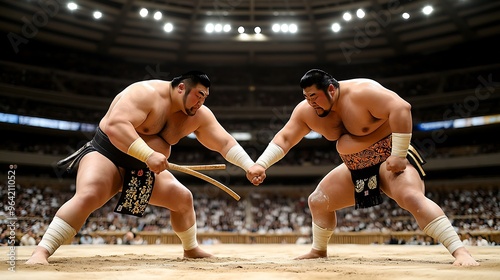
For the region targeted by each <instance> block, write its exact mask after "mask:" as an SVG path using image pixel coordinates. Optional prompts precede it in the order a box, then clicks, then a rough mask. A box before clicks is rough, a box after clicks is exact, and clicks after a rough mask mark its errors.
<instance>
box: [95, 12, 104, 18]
mask: <svg viewBox="0 0 500 280" xmlns="http://www.w3.org/2000/svg"><path fill="white" fill-rule="evenodd" d="M93 15H94V18H95V19H100V18H101V17H102V13H101V12H99V11H95V12H94V14H93Z"/></svg>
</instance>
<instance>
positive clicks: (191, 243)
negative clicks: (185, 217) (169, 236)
mask: <svg viewBox="0 0 500 280" xmlns="http://www.w3.org/2000/svg"><path fill="white" fill-rule="evenodd" d="M175 234H177V236H178V237H179V239H180V240H181V242H182V248H183V249H184V250H186V251H188V250H192V249H194V248H196V247H198V241H197V240H196V223H194V225H193V226H192V227H190V228H189V229H187V230H186V231H183V232H176V233H175Z"/></svg>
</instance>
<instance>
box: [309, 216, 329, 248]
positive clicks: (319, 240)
mask: <svg viewBox="0 0 500 280" xmlns="http://www.w3.org/2000/svg"><path fill="white" fill-rule="evenodd" d="M312 233H313V243H312V248H313V249H314V250H318V251H326V249H327V247H328V242H329V241H330V237H331V236H332V234H333V230H327V229H324V228H321V227H319V226H318V225H317V224H315V223H314V222H313V224H312Z"/></svg>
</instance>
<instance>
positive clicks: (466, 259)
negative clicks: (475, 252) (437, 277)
mask: <svg viewBox="0 0 500 280" xmlns="http://www.w3.org/2000/svg"><path fill="white" fill-rule="evenodd" d="M453 256H454V257H455V262H453V265H455V266H478V265H479V263H478V262H477V261H476V260H475V259H474V258H473V257H472V256H471V255H470V253H469V251H467V249H465V247H462V248H458V249H457V250H455V252H453Z"/></svg>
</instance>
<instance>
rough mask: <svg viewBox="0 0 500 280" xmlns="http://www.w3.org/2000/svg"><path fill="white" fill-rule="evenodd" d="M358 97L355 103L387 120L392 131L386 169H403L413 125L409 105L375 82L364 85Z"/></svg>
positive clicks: (373, 114)
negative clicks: (390, 148)
mask: <svg viewBox="0 0 500 280" xmlns="http://www.w3.org/2000/svg"><path fill="white" fill-rule="evenodd" d="M358 97H359V102H357V104H360V105H362V106H366V108H367V110H368V111H369V112H370V113H371V115H372V116H373V117H375V118H377V119H381V120H387V121H388V122H389V126H390V128H391V131H392V153H391V156H390V157H389V158H388V159H387V163H386V167H387V170H389V171H392V172H394V173H400V172H402V171H404V170H405V169H406V165H407V160H406V154H407V151H408V147H409V145H410V141H411V135H412V127H413V121H412V115H411V105H410V104H409V103H408V102H406V101H405V100H404V99H403V98H401V97H400V96H399V95H397V94H396V93H395V92H393V91H391V90H389V89H387V88H385V87H383V86H382V85H380V84H379V83H377V82H372V83H367V84H366V85H364V86H363V88H362V91H361V93H360V94H359V96H358Z"/></svg>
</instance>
